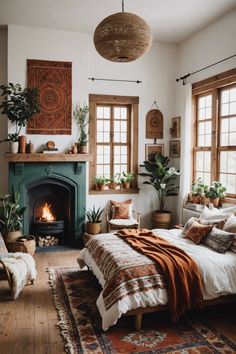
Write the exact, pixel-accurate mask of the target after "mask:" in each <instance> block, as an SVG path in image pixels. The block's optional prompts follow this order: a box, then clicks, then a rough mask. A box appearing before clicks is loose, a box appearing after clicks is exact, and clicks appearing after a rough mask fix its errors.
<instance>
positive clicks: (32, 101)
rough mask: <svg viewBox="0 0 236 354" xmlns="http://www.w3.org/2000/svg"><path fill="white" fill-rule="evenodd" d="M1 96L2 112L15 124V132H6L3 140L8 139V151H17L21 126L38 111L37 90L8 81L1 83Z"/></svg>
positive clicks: (0, 105) (0, 106)
mask: <svg viewBox="0 0 236 354" xmlns="http://www.w3.org/2000/svg"><path fill="white" fill-rule="evenodd" d="M0 90H1V96H2V97H3V98H4V99H3V101H2V102H1V104H0V109H1V110H2V111H1V113H2V114H6V116H7V117H8V119H9V120H10V122H12V123H15V124H16V132H15V133H13V134H8V137H7V138H6V139H4V140H1V141H0V142H3V141H9V149H10V152H14V153H17V152H18V141H19V135H20V132H21V129H22V127H25V126H26V124H27V122H29V120H30V119H31V118H32V116H33V115H34V114H36V113H38V112H40V108H39V92H38V89H36V88H25V89H22V87H21V85H20V84H15V85H14V84H13V83H9V84H8V85H1V86H0Z"/></svg>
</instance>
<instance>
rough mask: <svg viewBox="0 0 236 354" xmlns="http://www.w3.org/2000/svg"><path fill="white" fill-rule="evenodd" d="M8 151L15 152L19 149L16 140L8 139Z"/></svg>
mask: <svg viewBox="0 0 236 354" xmlns="http://www.w3.org/2000/svg"><path fill="white" fill-rule="evenodd" d="M8 148H9V153H10V154H17V153H18V149H19V143H18V141H9V146H8Z"/></svg>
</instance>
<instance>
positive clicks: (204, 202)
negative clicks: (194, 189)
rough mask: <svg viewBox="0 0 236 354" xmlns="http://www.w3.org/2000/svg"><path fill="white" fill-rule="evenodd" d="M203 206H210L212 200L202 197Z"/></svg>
mask: <svg viewBox="0 0 236 354" xmlns="http://www.w3.org/2000/svg"><path fill="white" fill-rule="evenodd" d="M201 204H203V205H209V204H210V198H207V197H201Z"/></svg>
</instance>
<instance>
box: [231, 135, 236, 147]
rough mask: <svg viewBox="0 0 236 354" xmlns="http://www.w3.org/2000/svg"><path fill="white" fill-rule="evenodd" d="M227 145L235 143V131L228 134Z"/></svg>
mask: <svg viewBox="0 0 236 354" xmlns="http://www.w3.org/2000/svg"><path fill="white" fill-rule="evenodd" d="M229 145H236V133H230V134H229Z"/></svg>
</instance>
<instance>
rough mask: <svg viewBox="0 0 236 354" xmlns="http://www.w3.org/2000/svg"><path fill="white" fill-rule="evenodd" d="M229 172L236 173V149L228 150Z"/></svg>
mask: <svg viewBox="0 0 236 354" xmlns="http://www.w3.org/2000/svg"><path fill="white" fill-rule="evenodd" d="M227 155H228V164H227V166H228V172H230V173H236V151H228V152H227Z"/></svg>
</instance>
